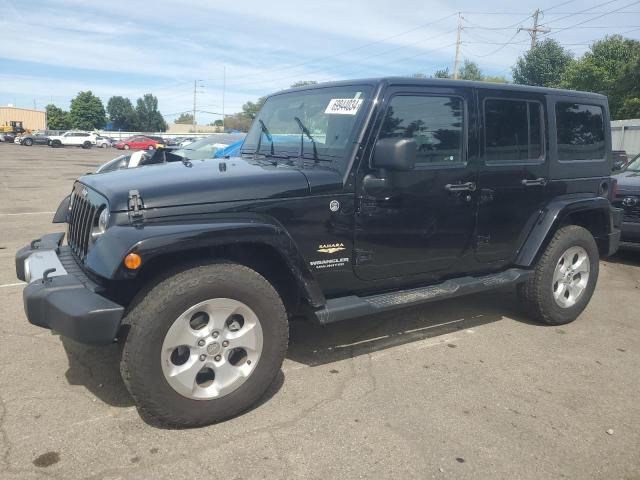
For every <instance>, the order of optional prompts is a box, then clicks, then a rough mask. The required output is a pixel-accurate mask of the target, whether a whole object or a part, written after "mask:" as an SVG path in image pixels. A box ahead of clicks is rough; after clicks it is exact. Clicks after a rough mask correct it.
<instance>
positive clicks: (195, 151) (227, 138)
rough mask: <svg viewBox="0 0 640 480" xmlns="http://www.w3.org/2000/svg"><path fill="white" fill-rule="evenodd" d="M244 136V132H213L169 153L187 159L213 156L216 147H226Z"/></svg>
mask: <svg viewBox="0 0 640 480" xmlns="http://www.w3.org/2000/svg"><path fill="white" fill-rule="evenodd" d="M244 137H245V134H235V135H229V134H225V133H215V134H213V135H210V136H208V137H204V138H201V139H199V140H198V141H196V142H193V143H190V144H188V145H187V146H185V147H180V148H178V149H176V150H172V151H171V153H173V154H174V155H179V156H181V157H183V158H188V159H189V160H202V159H205V158H214V156H215V154H216V151H217V150H218V149H223V148H226V147H228V146H229V145H230V144H232V143H235V142H237V141H239V140H240V141H242V139H244Z"/></svg>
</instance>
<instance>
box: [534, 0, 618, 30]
mask: <svg viewBox="0 0 640 480" xmlns="http://www.w3.org/2000/svg"><path fill="white" fill-rule="evenodd" d="M617 1H618V0H609V1H608V2H604V3H600V4H598V5H595V6H593V7H590V8H586V9H584V10H580V11H579V12H573V13H569V14H568V15H567V16H565V17H561V18H556V19H554V20H553V21H552V22H551V23H557V22H560V21H562V20H564V19H565V18H570V17H573V16H574V15H578V14H588V15H591V14H590V13H587V12H591V10H595V9H596V8H600V7H604V6H605V5H609V4H610V3H614V2H617ZM625 8H626V7H625ZM543 13H544V10H543ZM545 25H546V26H547V27H548V26H549V23H547V24H545Z"/></svg>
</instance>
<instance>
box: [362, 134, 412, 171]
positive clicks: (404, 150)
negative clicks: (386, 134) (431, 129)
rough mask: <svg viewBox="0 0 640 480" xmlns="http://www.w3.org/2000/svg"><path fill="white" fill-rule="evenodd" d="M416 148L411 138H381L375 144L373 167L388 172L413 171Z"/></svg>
mask: <svg viewBox="0 0 640 480" xmlns="http://www.w3.org/2000/svg"><path fill="white" fill-rule="evenodd" d="M417 150H418V146H417V144H416V141H415V140H414V139H413V138H393V137H392V138H382V139H380V140H378V141H377V142H376V146H375V150H374V152H373V167H374V168H378V169H381V168H382V169H388V170H413V167H414V166H415V164H416V152H417Z"/></svg>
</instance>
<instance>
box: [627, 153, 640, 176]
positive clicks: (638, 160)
mask: <svg viewBox="0 0 640 480" xmlns="http://www.w3.org/2000/svg"><path fill="white" fill-rule="evenodd" d="M625 170H627V171H631V172H640V155H636V156H635V157H634V158H633V160H631V162H629V165H627V168H625Z"/></svg>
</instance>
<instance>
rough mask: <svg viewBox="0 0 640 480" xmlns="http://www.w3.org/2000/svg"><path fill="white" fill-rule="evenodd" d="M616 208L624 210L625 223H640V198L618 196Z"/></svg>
mask: <svg viewBox="0 0 640 480" xmlns="http://www.w3.org/2000/svg"><path fill="white" fill-rule="evenodd" d="M617 200H618V201H617V202H616V204H617V205H616V206H617V207H620V208H622V209H624V211H623V214H622V215H623V216H622V218H623V221H625V222H640V197H639V196H635V195H624V194H622V195H618V198H617Z"/></svg>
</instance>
